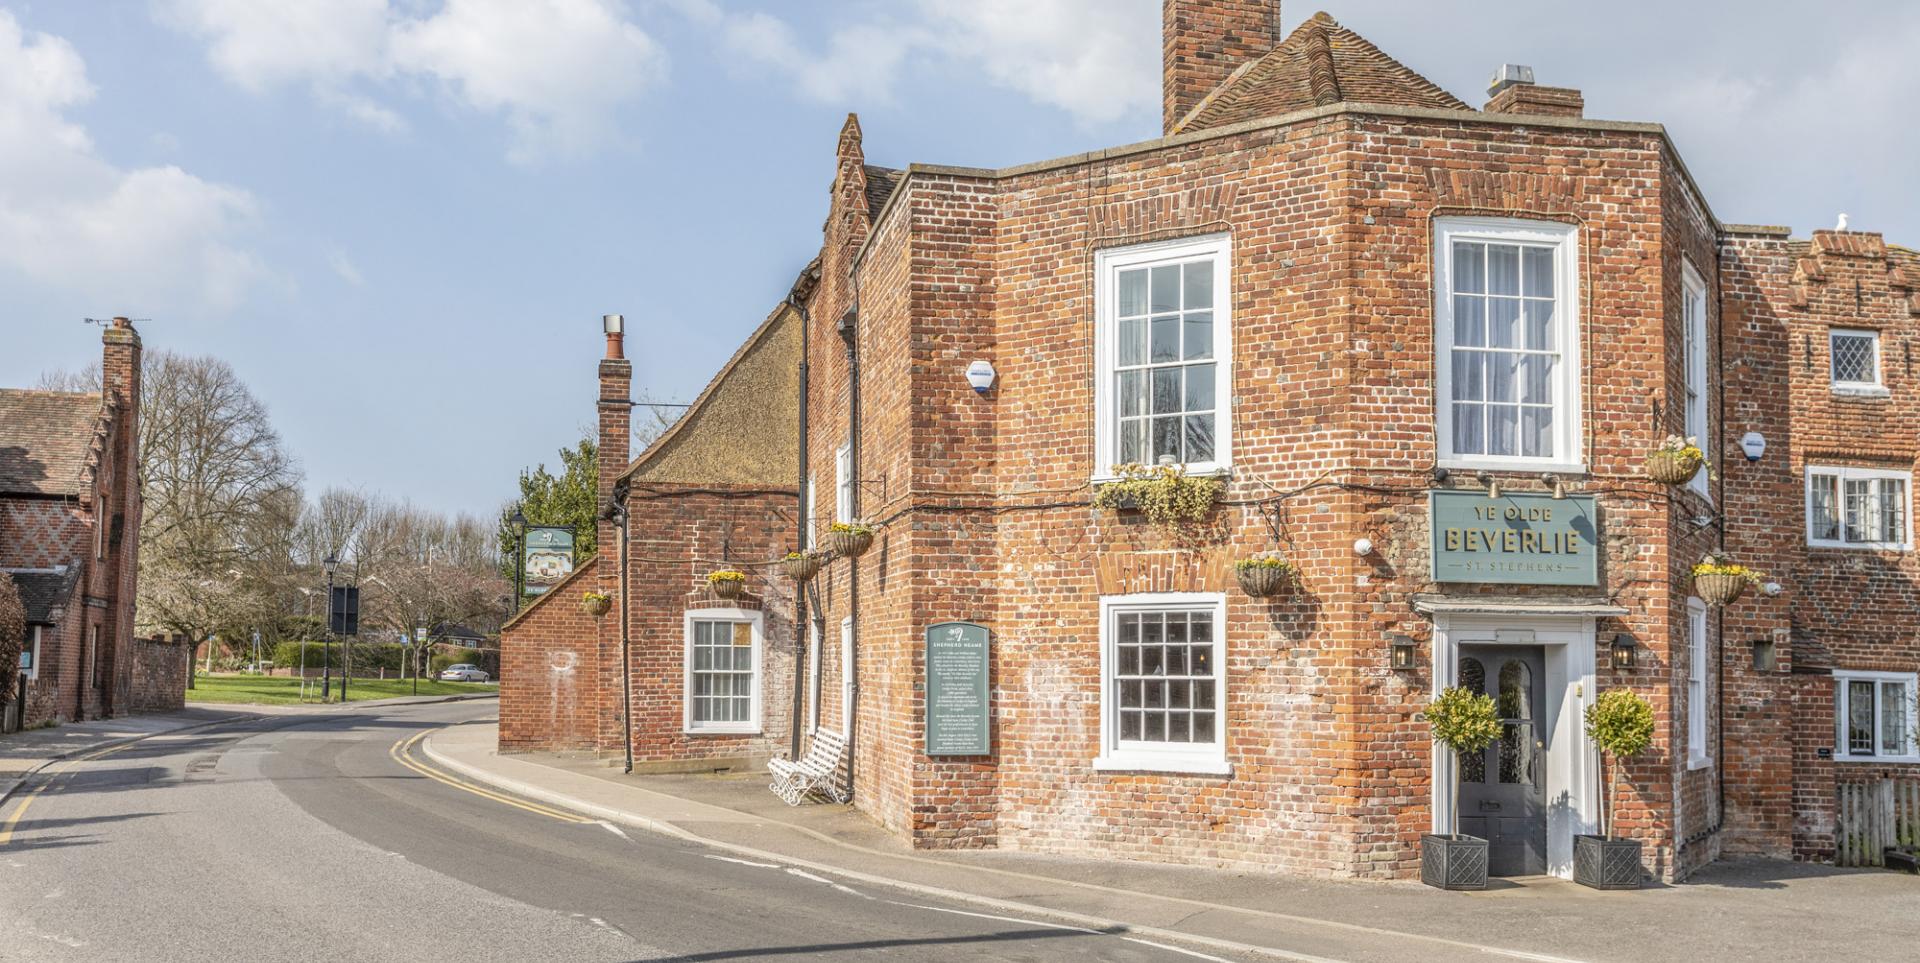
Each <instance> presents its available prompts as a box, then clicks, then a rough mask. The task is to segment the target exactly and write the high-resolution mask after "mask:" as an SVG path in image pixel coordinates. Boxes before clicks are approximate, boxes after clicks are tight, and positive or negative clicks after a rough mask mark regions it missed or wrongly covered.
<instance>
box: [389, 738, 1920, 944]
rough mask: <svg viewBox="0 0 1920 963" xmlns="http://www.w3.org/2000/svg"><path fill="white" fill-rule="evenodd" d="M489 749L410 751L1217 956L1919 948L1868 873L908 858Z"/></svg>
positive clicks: (839, 828) (762, 850)
mask: <svg viewBox="0 0 1920 963" xmlns="http://www.w3.org/2000/svg"><path fill="white" fill-rule="evenodd" d="M496 739H497V726H496V725H495V724H493V722H492V721H491V720H475V721H472V722H468V723H464V724H460V725H456V726H452V727H450V728H447V729H444V730H440V731H437V732H434V733H432V734H430V735H429V736H428V737H427V738H426V739H425V740H424V741H423V743H422V749H423V751H424V755H425V756H426V758H428V759H429V760H432V761H433V762H434V763H436V764H438V765H439V766H440V767H441V768H443V769H444V770H447V771H450V772H454V773H458V774H460V775H462V776H464V777H466V778H467V779H470V780H473V781H476V782H480V783H484V784H486V785H489V786H492V787H495V788H496V789H499V790H502V791H504V792H508V793H512V794H514V795H517V796H520V797H524V798H528V799H533V800H538V801H541V802H543V803H546V804H549V805H552V806H555V807H558V808H561V809H564V810H567V811H571V812H576V813H581V814H585V815H587V816H590V817H592V818H594V819H598V820H604V821H606V822H610V823H614V824H616V825H621V826H626V827H630V828H636V829H640V830H645V831H649V832H653V833H658V834H661V835H663V836H666V837H669V838H673V839H678V840H682V841H687V842H691V843H698V844H700V845H704V846H708V847H713V848H716V849H720V850H723V851H725V852H728V853H730V854H732V855H733V856H734V857H736V858H740V859H745V860H748V861H754V862H760V863H767V864H780V865H787V866H793V867H800V868H803V869H804V870H806V871H809V872H813V873H816V874H818V875H821V876H825V877H828V878H833V879H837V880H841V881H843V882H845V883H848V884H850V885H862V884H867V885H888V886H892V887H897V888H900V889H904V890H907V891H910V892H916V893H921V894H924V895H926V896H928V897H930V898H933V897H937V898H939V899H943V900H948V901H952V902H956V903H971V904H972V905H974V906H976V907H979V908H980V909H981V911H982V912H989V913H1013V912H1019V913H1022V914H1026V915H1029V916H1034V915H1039V916H1045V917H1047V918H1051V919H1053V920H1056V921H1059V922H1061V923H1064V924H1067V925H1076V926H1082V927H1087V928H1091V929H1114V928H1119V929H1124V930H1125V931H1127V932H1132V933H1136V934H1143V935H1146V936H1150V937H1152V938H1155V939H1162V940H1167V941H1180V942H1183V943H1184V945H1188V946H1196V947H1199V948H1201V949H1203V950H1210V951H1214V952H1220V953H1224V954H1229V955H1245V956H1270V957H1279V958H1290V959H1323V960H1324V959H1337V960H1369V959H1381V960H1392V959H1419V960H1451V959H1469V958H1472V959H1484V958H1485V957H1487V956H1489V955H1491V956H1493V957H1495V958H1501V957H1505V958H1510V959H1530V960H1620V961H1638V960H1644V959H1650V958H1655V957H1656V956H1657V957H1660V958H1671V957H1681V958H1686V957H1691V958H1693V959H1698V960H1814V961H1825V960H1829V959H1831V958H1832V957H1833V956H1834V955H1835V954H1836V953H1837V952H1843V953H1844V955H1845V956H1847V957H1849V958H1877V957H1886V958H1906V957H1908V956H1909V955H1911V954H1912V952H1913V947H1914V946H1916V945H1920V914H1916V913H1915V912H1914V907H1915V906H1920V880H1917V879H1915V878H1914V877H1912V876H1908V875H1904V874H1897V873H1891V872H1887V871H1882V870H1850V869H1837V868H1834V867H1829V866H1818V865H1812V864H1805V863H1789V862H1779V861H1770V860H1728V861H1723V862H1721V863H1719V864H1716V865H1714V866H1712V867H1709V868H1708V869H1706V870H1704V871H1702V872H1700V873H1697V874H1695V876H1694V877H1693V878H1692V879H1691V880H1689V881H1688V882H1686V883H1684V884H1680V885H1676V886H1663V885H1650V886H1649V887H1647V888H1645V889H1642V890H1638V891H1630V892H1602V891H1597V890H1592V889H1588V888H1586V887H1582V886H1578V885H1575V884H1573V883H1570V882H1566V881H1563V880H1558V879H1552V878H1544V877H1542V878H1529V879H1520V880H1495V881H1494V883H1493V885H1492V886H1491V887H1490V888H1489V889H1488V890H1486V891H1484V892H1479V893H1450V892H1442V891H1439V890H1434V889H1431V888H1428V887H1425V886H1421V885H1420V884H1418V883H1416V882H1411V881H1408V882H1385V883H1382V882H1359V881H1339V880H1311V879H1301V878H1297V877H1290V876H1279V875H1268V874H1259V873H1248V872H1237V871H1231V870H1222V869H1209V868H1205V867H1192V866H1173V865H1158V864H1150V863H1141V862H1115V861H1106V860H1097V859H1079V858H1069V857H1061V856H1052V855H1043V854H1034V853H1020V852H1008V851H965V852H941V851H915V850H912V849H910V848H909V847H907V846H906V845H904V844H903V843H902V842H901V841H900V840H899V839H898V838H897V837H896V836H894V835H893V834H891V833H888V832H886V831H884V830H882V829H880V828H879V827H878V826H876V825H875V824H873V823H872V822H870V821H869V820H868V819H867V818H866V817H865V816H864V815H862V814H860V813H858V812H857V811H855V810H853V809H852V808H851V807H848V806H839V805H831V804H816V805H807V806H802V807H788V806H786V805H785V804H783V803H781V802H780V801H779V800H778V799H777V798H776V797H774V796H773V794H772V793H771V792H769V791H768V790H767V786H766V782H767V778H766V776H765V775H764V774H755V773H745V774H713V775H692V776H686V775H681V776H665V775H643V776H628V775H624V774H622V773H621V772H620V771H619V769H618V768H616V767H612V766H609V765H607V764H606V762H605V761H603V760H599V759H596V758H591V757H582V756H577V755H567V754H554V753H527V754H508V755H502V754H500V753H498V752H497V751H495V748H494V747H495V742H496Z"/></svg>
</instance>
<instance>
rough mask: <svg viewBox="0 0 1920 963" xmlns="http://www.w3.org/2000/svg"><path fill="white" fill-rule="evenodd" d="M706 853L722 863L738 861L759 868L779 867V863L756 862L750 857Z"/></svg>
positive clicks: (708, 856) (709, 857)
mask: <svg viewBox="0 0 1920 963" xmlns="http://www.w3.org/2000/svg"><path fill="white" fill-rule="evenodd" d="M706 855H707V858H708V859H717V860H719V861H721V862H723V863H739V864H740V865H742V866H755V867H758V868H760V869H779V868H780V864H779V863H756V862H754V861H753V860H751V859H734V858H733V857H732V856H715V855H713V854H712V853H708V854H706Z"/></svg>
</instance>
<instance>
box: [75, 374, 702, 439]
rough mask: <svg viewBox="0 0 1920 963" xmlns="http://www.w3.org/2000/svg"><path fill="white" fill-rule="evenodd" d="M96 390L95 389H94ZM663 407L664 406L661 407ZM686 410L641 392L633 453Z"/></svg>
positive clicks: (636, 402)
mask: <svg viewBox="0 0 1920 963" xmlns="http://www.w3.org/2000/svg"><path fill="white" fill-rule="evenodd" d="M96 390H97V389H96ZM663 405H664V406H663ZM685 413H686V409H685V408H682V407H680V406H678V405H665V404H664V403H663V402H661V401H660V399H659V398H656V397H654V396H653V393H652V392H650V391H646V390H642V391H641V392H640V397H639V398H638V399H636V400H635V402H634V407H633V451H634V453H635V454H639V453H640V452H643V451H645V450H647V446H648V445H651V444H653V442H654V440H655V439H657V438H659V437H660V436H661V435H664V434H666V433H667V429H669V428H672V427H673V426H674V423H676V422H678V421H679V420H680V416H681V415H682V414H685Z"/></svg>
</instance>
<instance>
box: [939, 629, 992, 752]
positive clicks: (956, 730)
mask: <svg viewBox="0 0 1920 963" xmlns="http://www.w3.org/2000/svg"><path fill="white" fill-rule="evenodd" d="M987 643H988V634H987V628H986V626H984V625H975V624H973V623H972V622H941V623H939V624H938V625H930V626H928V627H927V755H929V756H984V755H987V754H988V753H990V752H992V751H993V735H992V730H991V728H990V727H989V715H988V710H987V655H988V644H987Z"/></svg>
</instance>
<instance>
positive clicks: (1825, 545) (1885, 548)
mask: <svg viewBox="0 0 1920 963" xmlns="http://www.w3.org/2000/svg"><path fill="white" fill-rule="evenodd" d="M1807 547H1808V548H1817V549H1821V550H1823V551H1829V552H1894V553H1906V552H1911V551H1913V546H1911V545H1902V544H1899V543H1895V542H1812V541H1810V542H1808V543H1807Z"/></svg>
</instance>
